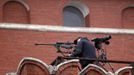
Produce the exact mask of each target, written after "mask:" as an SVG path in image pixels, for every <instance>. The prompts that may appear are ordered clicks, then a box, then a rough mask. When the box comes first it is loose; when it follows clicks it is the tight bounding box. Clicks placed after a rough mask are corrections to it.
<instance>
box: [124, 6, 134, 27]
mask: <svg viewBox="0 0 134 75" xmlns="http://www.w3.org/2000/svg"><path fill="white" fill-rule="evenodd" d="M122 27H123V28H134V7H127V8H125V9H123V10H122Z"/></svg>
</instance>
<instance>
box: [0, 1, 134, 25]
mask: <svg viewBox="0 0 134 75" xmlns="http://www.w3.org/2000/svg"><path fill="white" fill-rule="evenodd" d="M7 1H8V0H1V2H0V6H1V8H0V10H2V9H3V6H4V4H5V3H6V2H7ZM68 2H70V0H62V1H60V0H54V1H51V0H40V1H38V0H35V1H32V0H26V1H24V3H25V4H27V5H28V6H29V8H30V20H31V24H43V25H44V24H47V25H62V24H63V8H64V6H65V5H66V4H67V3H68ZM81 3H83V4H85V5H86V6H87V7H88V8H89V11H90V13H89V14H90V17H89V20H90V21H89V22H90V26H91V27H112V28H121V27H122V19H121V17H122V11H123V9H125V8H127V7H129V6H131V5H132V4H133V3H134V1H133V0H123V1H122V0H118V1H117V0H108V1H107V0H103V1H102V0H101V1H100V0H95V1H94V0H83V1H81ZM16 13H17V11H16ZM0 15H1V16H0V22H1V20H2V16H3V15H2V11H1V12H0ZM125 26H127V25H125Z"/></svg>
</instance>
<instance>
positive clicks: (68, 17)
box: [63, 2, 89, 27]
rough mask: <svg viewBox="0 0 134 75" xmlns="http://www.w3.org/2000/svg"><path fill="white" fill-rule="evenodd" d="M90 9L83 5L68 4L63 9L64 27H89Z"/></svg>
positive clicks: (76, 3)
mask: <svg viewBox="0 0 134 75" xmlns="http://www.w3.org/2000/svg"><path fill="white" fill-rule="evenodd" d="M88 17H89V11H88V8H87V7H86V6H85V5H84V4H81V3H78V2H71V3H68V4H67V5H66V6H65V7H64V9H63V21H64V24H63V25H64V26H70V27H85V26H89V18H88Z"/></svg>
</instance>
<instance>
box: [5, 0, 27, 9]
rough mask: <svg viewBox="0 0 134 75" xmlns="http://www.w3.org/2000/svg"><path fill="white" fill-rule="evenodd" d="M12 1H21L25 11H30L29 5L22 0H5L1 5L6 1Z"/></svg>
mask: <svg viewBox="0 0 134 75" xmlns="http://www.w3.org/2000/svg"><path fill="white" fill-rule="evenodd" d="M12 1H15V2H19V3H21V4H22V5H23V6H24V7H25V8H26V10H27V11H30V7H29V6H28V4H27V3H26V2H24V1H23V0H7V1H6V2H5V3H4V4H3V5H5V4H6V3H8V2H12Z"/></svg>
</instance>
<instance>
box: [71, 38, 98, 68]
mask: <svg viewBox="0 0 134 75" xmlns="http://www.w3.org/2000/svg"><path fill="white" fill-rule="evenodd" d="M75 42H76V41H75ZM71 57H82V58H96V51H95V47H94V46H93V45H92V44H91V42H90V41H89V40H88V39H87V38H80V41H78V39H77V46H76V49H75V50H74V52H73V53H72V54H71ZM89 63H93V61H85V60H80V64H81V66H82V68H84V67H86V66H87V65H88V64H89Z"/></svg>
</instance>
